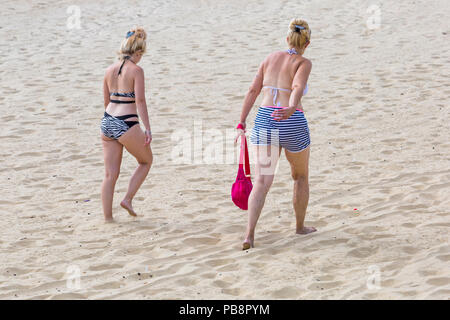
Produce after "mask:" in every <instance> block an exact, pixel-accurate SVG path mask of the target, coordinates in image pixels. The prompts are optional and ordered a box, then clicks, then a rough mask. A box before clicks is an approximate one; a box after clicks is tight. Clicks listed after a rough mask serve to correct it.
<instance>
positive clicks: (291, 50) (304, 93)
mask: <svg viewBox="0 0 450 320" xmlns="http://www.w3.org/2000/svg"><path fill="white" fill-rule="evenodd" d="M286 52H287V53H289V55H291V56H292V55H293V54H298V52H297V50H295V48H290V49H288V50H286ZM264 88H269V89H272V95H273V105H274V106H277V107H279V106H280V102H279V101H278V102H277V99H278V92H279V91H285V92H291V91H292V90H290V89H284V88H277V87H272V86H264V87H263V89H264ZM307 93H308V84H306V87H305V89H304V90H303V95H306V94H307Z"/></svg>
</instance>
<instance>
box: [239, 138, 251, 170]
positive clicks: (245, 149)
mask: <svg viewBox="0 0 450 320" xmlns="http://www.w3.org/2000/svg"><path fill="white" fill-rule="evenodd" d="M244 157H245V170H244V174H245V176H246V177H250V161H249V156H248V147H247V137H246V136H245V134H243V135H242V136H241V154H240V156H239V168H244V165H243V162H244V161H243V160H244Z"/></svg>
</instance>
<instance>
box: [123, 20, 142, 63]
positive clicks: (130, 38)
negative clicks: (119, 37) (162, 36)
mask: <svg viewBox="0 0 450 320" xmlns="http://www.w3.org/2000/svg"><path fill="white" fill-rule="evenodd" d="M146 39H147V33H145V30H144V29H143V28H140V27H136V28H133V29H131V30H130V31H128V33H127V35H126V37H125V39H124V40H123V41H122V44H121V45H120V50H119V52H118V55H119V59H120V60H123V59H124V58H125V57H126V56H131V55H132V54H134V53H141V54H144V53H145V50H146V46H147V44H146V42H145V40H146Z"/></svg>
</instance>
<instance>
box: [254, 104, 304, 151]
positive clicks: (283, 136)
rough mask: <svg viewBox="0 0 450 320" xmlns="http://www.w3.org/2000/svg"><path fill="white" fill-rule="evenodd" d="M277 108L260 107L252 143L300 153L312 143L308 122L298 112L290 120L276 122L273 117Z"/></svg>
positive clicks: (301, 113)
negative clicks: (279, 147)
mask: <svg viewBox="0 0 450 320" xmlns="http://www.w3.org/2000/svg"><path fill="white" fill-rule="evenodd" d="M276 109H277V107H270V106H269V107H260V108H259V110H258V113H257V114H256V118H255V126H254V127H253V129H252V132H251V136H250V141H251V142H252V144H254V145H259V146H267V145H276V146H281V147H283V148H285V149H286V150H288V151H290V152H300V151H302V150H303V149H305V148H307V147H308V146H309V145H310V143H311V140H310V136H309V128H308V122H307V121H306V118H305V115H304V114H303V112H302V111H300V110H296V111H295V112H294V113H293V114H292V115H291V116H290V117H289V118H288V119H286V120H280V121H276V120H275V119H274V118H273V117H272V116H271V115H272V113H273V112H274V111H275V110H276Z"/></svg>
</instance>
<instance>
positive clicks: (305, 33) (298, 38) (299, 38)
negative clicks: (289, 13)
mask: <svg viewBox="0 0 450 320" xmlns="http://www.w3.org/2000/svg"><path fill="white" fill-rule="evenodd" d="M299 26H300V27H303V28H304V29H302V28H299ZM287 35H288V37H289V40H288V43H289V45H290V46H291V47H293V48H295V49H297V51H298V52H299V53H300V54H303V52H304V51H305V47H306V45H307V44H308V42H309V41H310V40H311V29H309V26H308V23H307V22H306V21H305V20H301V19H292V21H291V23H290V24H289V30H288V34H287Z"/></svg>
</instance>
